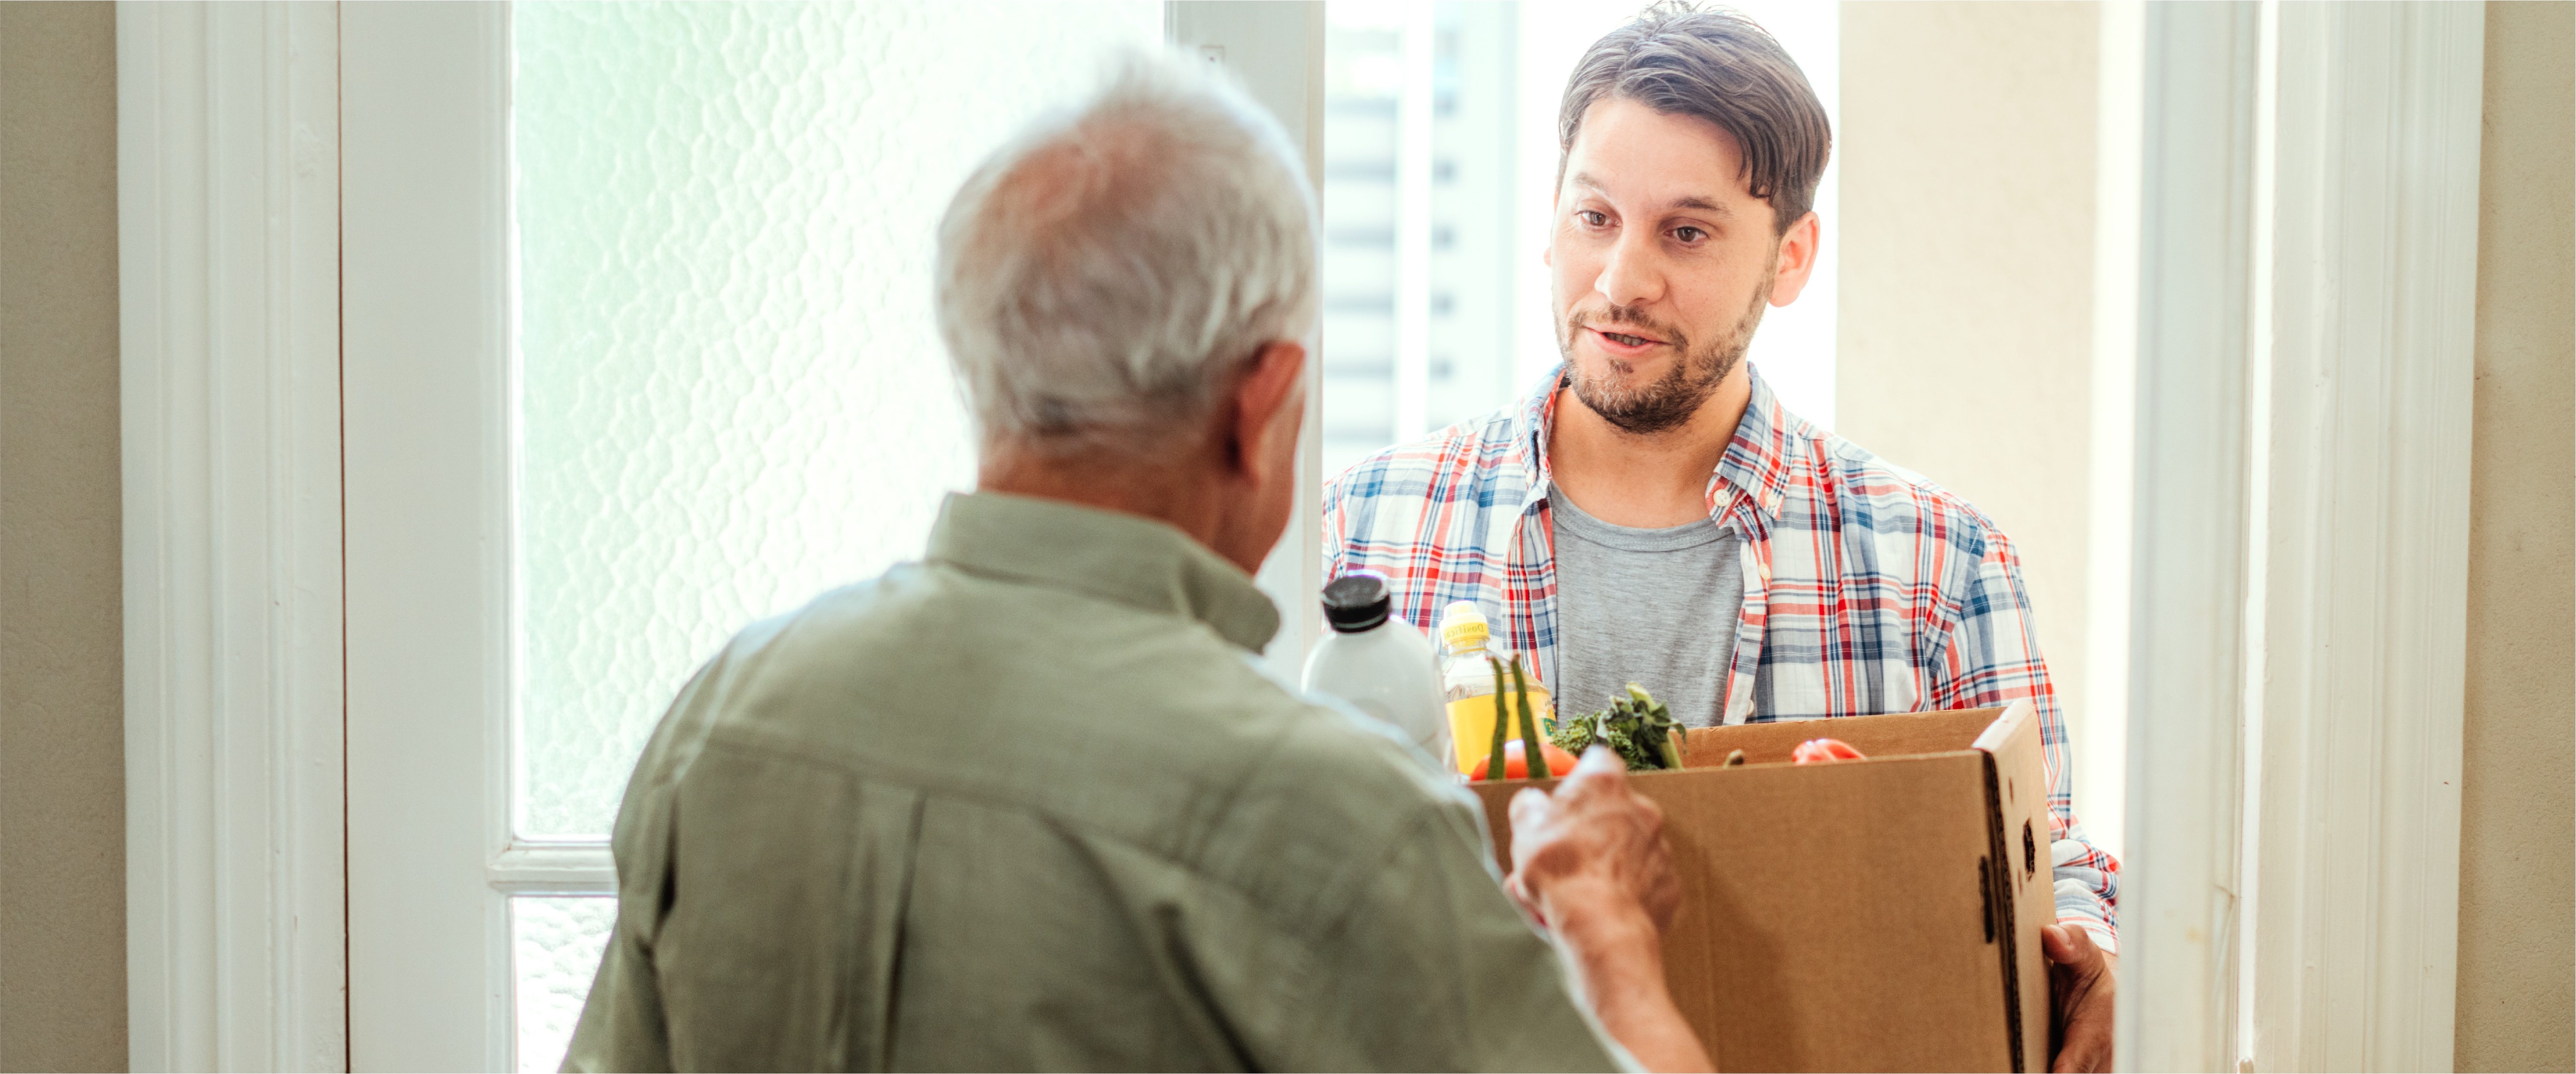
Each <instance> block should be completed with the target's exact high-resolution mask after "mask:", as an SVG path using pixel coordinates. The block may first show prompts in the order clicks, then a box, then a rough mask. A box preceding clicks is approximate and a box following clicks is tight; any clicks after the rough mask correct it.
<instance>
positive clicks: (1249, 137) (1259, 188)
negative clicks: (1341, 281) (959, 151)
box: [934, 57, 1317, 453]
mask: <svg viewBox="0 0 2576 1074" xmlns="http://www.w3.org/2000/svg"><path fill="white" fill-rule="evenodd" d="M1315 219H1316V213H1315V201H1314V197H1313V195H1312V193H1311V192H1310V191H1309V190H1308V188H1307V185H1306V182H1305V179H1304V170H1303V168H1302V167H1301V166H1300V164H1299V163H1298V153H1297V151H1296V150H1295V149H1294V148H1292V147H1291V146H1290V144H1289V141H1288V136H1287V133H1286V132H1285V131H1283V130H1281V129H1280V127H1279V124H1278V122H1277V121H1275V120H1273V119H1272V118H1271V117H1270V115H1269V113H1267V112H1266V111H1264V110H1263V109H1262V108H1261V107H1260V106H1259V105H1258V104H1255V103H1254V102H1253V101H1251V100H1250V99H1249V98H1248V97H1247V96H1245V94H1244V93H1243V92H1242V91H1241V90H1240V89H1238V88H1236V87H1235V86H1233V85H1232V84H1231V83H1230V82H1228V81H1226V80H1225V79H1224V78H1222V77H1221V76H1211V75H1203V74H1200V73H1198V72H1196V71H1193V70H1191V69H1190V68H1187V67H1182V66H1180V65H1178V64H1177V63H1172V62H1164V61H1156V60H1148V59H1144V58H1141V57H1130V58H1129V59H1127V60H1126V61H1125V62H1124V63H1123V64H1122V65H1121V66H1120V67H1119V69H1118V71H1117V73H1116V74H1115V75H1114V76H1113V77H1112V78H1111V79H1110V80H1109V81H1108V84H1107V85H1105V86H1104V87H1103V88H1102V89H1101V90H1100V91H1099V92H1097V93H1096V94H1094V95H1093V96H1092V98H1091V99H1090V100H1088V101H1086V102H1084V103H1083V104H1082V105H1080V106H1079V107H1077V108H1075V109H1073V110H1071V111H1069V112H1064V113H1059V114H1056V115H1052V116H1048V117H1046V118H1044V119H1041V120H1039V121H1038V122H1037V123H1035V124H1033V125H1032V126H1031V127H1030V128H1029V129H1027V130H1026V131H1024V132H1022V133H1021V134H1020V135H1019V137H1017V138H1016V139H1014V140H1013V141H1012V142H1011V143H1010V144H1008V145H1005V146H1004V147H1002V148H1001V149H1000V150H999V151H997V152H995V153H994V154H993V155H992V157H990V158H989V159H987V160H985V162H984V163H983V165H982V166H981V167H978V168H977V169H976V170H975V174H974V175H973V176H971V177H969V178H968V179H967V180H966V185H965V186H964V187H962V188H960V189H959V190H958V191H957V197H956V199H955V200H953V201H951V202H950V203H949V206H948V212H947V215H946V216H944V217H943V218H941V220H940V223H939V263H938V267H937V270H936V271H937V275H936V277H935V280H936V283H935V285H934V287H935V291H936V294H937V304H938V309H939V334H940V337H941V338H942V339H943V340H945V341H946V343H947V344H948V354H949V359H950V360H951V361H952V362H954V363H955V364H956V372H957V378H958V383H959V386H960V388H961V389H962V390H963V392H964V394H965V396H966V401H967V405H968V407H969V409H971V410H972V411H973V413H974V416H975V423H976V426H977V432H978V433H979V434H980V436H981V438H982V440H983V442H984V444H985V446H986V447H988V448H989V447H991V446H992V445H994V444H997V443H1004V442H1009V443H1016V444H1022V445H1026V446H1029V447H1032V448H1035V449H1038V450H1042V451H1048V452H1051V453H1052V452H1061V451H1065V450H1072V449H1076V448H1081V447H1093V446H1102V445H1109V446H1116V447H1123V448H1126V449H1129V450H1139V449H1148V448H1152V447H1154V446H1157V445H1160V444H1161V443H1163V442H1164V441H1166V440H1167V439H1168V438H1169V437H1170V436H1172V435H1176V434H1184V433H1190V432H1194V431H1195V430H1196V429H1197V427H1198V424H1199V422H1200V421H1201V420H1202V419H1204V418H1205V417H1206V416H1207V415H1208V414H1210V413H1211V412H1212V411H1213V410H1214V407H1215V404H1216V402H1217V398H1218V396H1219V394H1220V393H1221V392H1222V391H1223V390H1224V389H1225V387H1226V385H1227V384H1228V383H1229V382H1230V381H1231V379H1232V378H1233V377H1234V376H1236V375H1237V374H1238V372H1239V371H1240V370H1241V369H1242V368H1243V365H1244V363H1245V362H1246V361H1247V360H1248V359H1250V358H1251V357H1252V356H1253V355H1254V354H1256V353H1258V352H1259V350H1260V348H1261V347H1262V345H1263V344H1266V343H1270V342H1272V341H1276V340H1296V339H1300V338H1302V337H1303V336H1304V335H1305V334H1306V331H1307V329H1308V328H1309V327H1311V326H1312V325H1313V324H1314V320H1315V312H1316V309H1315V307H1316V294H1315V292H1316V283H1315V275H1316V269H1315V259H1316V253H1315V234H1316V230H1317V228H1316V223H1315Z"/></svg>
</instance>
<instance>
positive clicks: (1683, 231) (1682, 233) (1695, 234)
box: [1673, 227, 1708, 242]
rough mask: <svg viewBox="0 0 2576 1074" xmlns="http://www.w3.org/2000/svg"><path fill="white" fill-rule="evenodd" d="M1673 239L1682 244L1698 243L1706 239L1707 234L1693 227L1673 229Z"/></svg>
mask: <svg viewBox="0 0 2576 1074" xmlns="http://www.w3.org/2000/svg"><path fill="white" fill-rule="evenodd" d="M1673 237H1674V238H1676V239H1680V240H1681V241H1683V242H1698V241H1699V240H1701V239H1705V238H1707V237H1708V232H1705V231H1702V230H1700V229H1698V228H1695V227H1677V228H1674V229H1673Z"/></svg>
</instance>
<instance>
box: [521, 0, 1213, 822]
mask: <svg viewBox="0 0 2576 1074" xmlns="http://www.w3.org/2000/svg"><path fill="white" fill-rule="evenodd" d="M512 19H513V34H514V43H515V48H516V52H517V57H516V62H517V71H516V76H515V81H514V83H513V122H514V124H515V130H514V135H513V137H514V147H513V153H514V157H515V165H514V166H515V170H516V176H515V183H516V188H515V191H514V195H515V203H514V207H515V213H516V216H517V227H518V243H519V320H520V324H519V333H520V334H519V341H518V342H519V362H520V367H519V381H518V384H519V386H518V392H519V395H518V406H519V418H518V420H519V441H518V443H517V445H516V447H517V452H518V453H517V456H516V459H515V462H516V466H517V486H516V487H517V490H518V491H517V495H518V508H517V533H516V553H517V574H516V577H517V580H518V586H519V600H520V605H519V606H520V614H521V620H520V624H519V627H520V629H519V644H520V661H521V663H520V668H521V672H520V682H521V686H520V689H519V694H518V697H517V698H516V704H515V705H514V710H515V714H516V718H517V720H518V747H519V748H518V750H517V751H516V752H517V758H518V760H517V764H518V766H519V773H518V774H519V781H518V786H519V787H521V788H522V793H521V794H519V795H518V796H517V798H516V802H515V806H514V809H515V812H516V816H517V826H518V830H519V831H520V833H521V834H523V835H528V836H540V837H597V836H599V835H602V834H604V833H606V832H607V831H608V828H609V824H610V822H611V820H612V819H613V817H614V814H615V810H616V806H617V801H618V796H619V795H620V794H621V793H622V792H623V790H624V787H625V782H626V777H627V773H628V771H629V769H630V768H631V767H632V766H633V764H634V760H635V757H636V754H637V752H638V750H639V749H640V748H641V746H642V744H643V741H644V738H645V736H646V735H647V734H648V733H649V732H650V731H651V729H652V726H653V724H654V721H655V720H656V719H658V718H659V717H660V715H661V714H662V711H663V709H664V708H665V706H667V705H668V704H669V703H670V700H671V697H672V695H673V693H674V692H675V691H677V690H678V689H679V688H680V686H681V685H682V684H683V683H684V682H686V681H687V678H688V676H689V675H690V673H691V672H692V671H693V670H694V669H695V668H696V667H697V666H698V665H700V664H701V663H703V662H704V661H705V660H706V659H707V658H708V657H709V656H711V655H713V654H714V652H715V651H716V649H717V648H718V647H719V646H720V645H722V644H723V642H724V640H725V639H726V638H727V637H728V636H730V635H732V634H733V633H734V632H735V631H737V630H740V629H741V628H742V627H743V626H744V625H746V624H747V623H749V622H751V621H753V620H755V619H758V618H760V617H763V616H769V615H775V614H778V613H782V612H786V611H790V610H793V609H794V608H796V607H798V606H799V605H801V604H803V603H804V602H805V601H807V600H809V599H811V598H812V597H813V596H814V595H816V594H817V593H819V592H821V591H823V590H825V589H828V588H830V587H833V586H836V585H840V584H844V583H848V582H852V581H856V580H859V579H862V578H865V577H868V576H870V575H872V574H875V573H877V572H879V571H881V570H883V569H885V568H886V567H887V566H888V565H890V564H892V563H895V562H897V561H900V560H903V559H907V558H912V557H915V556H917V555H918V554H919V552H920V549H921V543H922V540H923V537H924V536H925V535H926V534H927V532H928V529H929V525H930V522H931V519H932V517H933V515H934V514H935V513H936V511H937V509H938V504H939V499H940V496H941V493H942V492H943V491H945V490H948V489H952V488H963V487H966V486H967V485H968V484H969V483H970V482H971V479H972V476H973V475H972V445H971V444H970V443H969V435H968V425H967V421H966V419H965V416H964V413H963V411H962V408H961V407H960V406H959V404H958V402H957V400H956V395H955V390H954V389H953V387H952V386H951V381H950V378H949V374H948V370H947V365H946V358H945V356H944V354H943V352H942V350H941V347H940V343H939V340H938V335H937V332H936V330H935V329H934V327H933V325H932V320H931V307H930V284H929V278H928V277H929V273H928V270H929V267H930V264H931V260H932V235H933V230H934V228H935V227H936V225H937V221H938V218H939V214H940V213H941V211H942V210H943V209H945V208H946V206H947V202H948V198H949V196H950V195H951V194H952V193H953V192H954V191H955V189H956V187H957V184H958V183H959V182H961V181H962V180H963V179H964V178H965V175H966V173H967V171H968V170H969V169H970V168H972V167H973V165H974V163H975V162H976V161H977V160H978V159H980V158H981V157H982V156H983V155H984V154H986V153H988V152H990V151H991V150H992V149H993V148H994V147H995V146H997V145H999V144H1000V142H1001V141H1002V139H1003V138H1004V137H1005V136H1006V135H1007V134H1008V133H1009V132H1010V131H1011V130H1012V129H1013V128H1015V127H1016V126H1017V125H1019V124H1020V123H1022V122H1024V121H1025V120H1027V119H1028V118H1030V117H1032V116H1034V115H1037V114H1039V113H1041V112H1043V111H1044V110H1045V109H1047V108H1049V107H1052V106H1056V105H1060V104H1063V103H1066V102H1068V101H1070V100H1072V99H1074V98H1075V97H1077V96H1078V95H1079V94H1080V93H1082V92H1083V91H1084V90H1085V89H1087V88H1088V87H1090V86H1091V85H1093V84H1094V83H1095V82H1096V80H1097V79H1098V77H1099V75H1100V74H1101V72H1102V71H1103V70H1105V69H1106V65H1107V64H1108V63H1109V62H1110V60H1111V58H1112V57H1113V56H1114V55H1115V52H1116V50H1118V49H1119V48H1122V47H1130V48H1141V49H1153V48H1159V47H1160V44H1161V41H1162V33H1163V28H1162V20H1163V13H1162V5H1161V4H1160V3H1157V2H1154V0H1126V2H1118V3H1037V4H996V3H977V4H971V5H953V6H952V5H944V4H927V3H872V4H812V5H808V4H760V5H730V4H728V5H696V4H658V3H648V4H589V3H582V4H549V3H524V4H519V5H516V6H515V8H514V11H513V16H512Z"/></svg>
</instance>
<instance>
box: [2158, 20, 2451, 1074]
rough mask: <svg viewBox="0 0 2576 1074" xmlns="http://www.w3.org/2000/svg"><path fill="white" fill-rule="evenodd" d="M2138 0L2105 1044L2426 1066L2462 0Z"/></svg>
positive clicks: (2444, 969) (2328, 1063) (2438, 1002)
mask: <svg viewBox="0 0 2576 1074" xmlns="http://www.w3.org/2000/svg"><path fill="white" fill-rule="evenodd" d="M2145 17H2146V26H2147V33H2146V40H2145V45H2146V72H2147V79H2146V93H2145V109H2144V116H2143V126H2144V129H2145V131H2146V133H2147V137H2146V139H2145V154H2144V160H2143V168H2142V182H2141V206H2140V207H2141V210H2142V212H2141V215H2140V238H2141V243H2142V257H2141V262H2140V264H2141V271H2140V276H2139V290H2138V307H2137V308H2138V329H2137V341H2138V342H2137V356H2138V360H2137V362H2136V369H2137V385H2138V391H2137V399H2138V409H2137V423H2138V424H2137V428H2138V439H2137V456H2136V459H2137V461H2136V474H2137V494H2136V501H2135V505H2134V512H2135V513H2134V518H2135V528H2134V530H2133V531H2132V534H2133V538H2132V539H2133V540H2134V542H2135V544H2134V549H2135V559H2134V562H2135V564H2136V566H2135V574H2134V577H2133V585H2132V600H2133V606H2132V607H2133V617H2132V619H2131V623H2132V624H2133V629H2134V631H2135V633H2134V635H2133V639H2132V646H2131V655H2130V667H2131V673H2130V681H2131V685H2130V694H2129V697H2130V709H2129V711H2130V714H2131V715H2130V727H2129V730H2130V752H2129V758H2128V761H2129V804H2128V808H2129V815H2128V832H2127V847H2128V853H2129V859H2128V861H2127V862H2126V867H2125V868H2124V870H2123V876H2124V878H2125V879H2126V885H2125V890H2124V892H2123V899H2122V906H2121V910H2122V917H2123V922H2122V938H2123V944H2122V946H2123V949H2124V954H2123V957H2122V960H2121V964H2120V977H2121V987H2120V1014H2119V1017H2120V1026H2121V1033H2120V1059H2119V1062H2120V1066H2121V1067H2122V1068H2123V1069H2131V1070H2138V1069H2144V1070H2223V1069H2231V1068H2234V1067H2236V1066H2237V1064H2238V1061H2239V1060H2240V1058H2243V1057H2246V1056H2249V1055H2250V1056H2251V1057H2252V1058H2253V1060H2254V1064H2255V1068H2256V1069H2266V1070H2271V1069H2365V1068H2367V1069H2390V1070H2439V1069H2447V1068H2448V1067H2449V1066H2450V1064H2451V1058H2452V1039H2451V1021H2452V1013H2453V1003H2454V980H2455V973H2456V965H2457V949H2456V944H2457V935H2458V865H2459V834H2460V833H2459V778H2460V729H2461V715H2462V695H2461V685H2462V681H2463V680H2462V676H2463V662H2464V648H2463V645H2464V639H2465V637H2466V632H2465V630H2466V615H2467V547H2468V540H2467V538H2468V533H2467V529H2468V485H2467V480H2466V477H2467V473H2468V461H2469V425H2470V421H2471V411H2470V386H2471V383H2470V382H2471V378H2472V375H2473V369H2474V366H2473V351H2472V345H2473V342H2474V340H2473V338H2472V332H2471V326H2472V323H2473V317H2474V314H2475V300H2476V296H2475V293H2474V285H2475V280H2476V269H2477V197H2478V143H2479V135H2480V131H2479V119H2480V113H2481V107H2482V102H2483V94H2484V78H2483V50H2484V20H2485V12H2484V9H2483V7H2481V6H2480V5H2477V4H2443V3H2424V2H2405V3H2394V4H2375V5H2345V4H2317V5H2309V4H2280V3H2277V0H2273V2H2266V3H2263V4H2260V5H2257V4H2250V3H2228V4H2155V5H2150V6H2149V7H2148V9H2147V11H2146V13H2145ZM2249 771H2250V772H2251V773H2252V774H2253V775H2254V777H2255V778H2254V779H2253V780H2251V781H2248V780H2246V779H2245V778H2244V776H2245V774H2246V773H2247V772H2249ZM2248 903H2250V904H2251V907H2252V912H2251V914H2250V915H2249V914H2248V913H2247V910H2246V907H2247V904H2248ZM2240 930H2243V931H2240ZM2247 932H2250V943H2249V942H2247V941H2248V939H2249V937H2248V936H2247V935H2245V933H2247ZM2249 955H2250V959H2249V961H2250V962H2251V967H2252V972H2251V974H2250V975H2246V974H2243V973H2241V972H2240V968H2239V965H2238V959H2239V958H2240V957H2246V956H2249ZM2249 977H2250V981H2251V986H2252V995H2251V996H2245V995H2241V994H2240V990H2241V988H2242V985H2243V983H2244V982H2245V981H2247V980H2248V979H2249ZM2249 1003H2250V1006H2251V1013H2252V1016H2253V1017H2252V1018H2251V1019H2250V1026H2251V1029H2252V1031H2253V1039H2252V1040H2245V1039H2241V1037H2240V1036H2239V1029H2240V1026H2243V1025H2246V1024H2248V1022H2247V1020H2245V1019H2242V1018H2241V1017H2240V1015H2241V1013H2242V1009H2243V1007H2244V1006H2245V1005H2247V1004H2249Z"/></svg>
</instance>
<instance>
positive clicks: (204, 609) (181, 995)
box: [116, 3, 348, 1070]
mask: <svg viewBox="0 0 2576 1074" xmlns="http://www.w3.org/2000/svg"><path fill="white" fill-rule="evenodd" d="M337 15H338V11H337V8H336V6H335V5H331V4H312V3H307V4H292V5H286V4H238V5H234V4H222V5H200V4H135V3H120V4H118V5H117V12H116V66H117V215H118V226H117V231H118V238H117V254H118V259H119V268H118V272H119V276H120V285H119V301H120V308H121V314H120V316H121V320H120V332H121V342H120V349H121V351H122V353H121V356H120V359H119V376H120V377H121V385H120V388H119V393H120V396H121V398H120V404H119V405H120V409H121V413H122V418H121V423H122V426H123V428H122V432H121V439H122V452H123V459H122V470H123V472H122V475H121V476H122V481H123V498H124V531H125V532H124V546H125V548H124V552H125V557H124V558H125V586H124V589H125V597H124V613H125V795H126V800H125V824H126V831H125V862H126V865H125V869H126V873H125V892H126V894H125V913H126V987H127V996H128V999H127V1002H128V1015H127V1023H126V1032H127V1042H128V1059H129V1061H130V1062H131V1063H132V1066H133V1069H135V1070H240V1069H247V1070H295V1069H312V1070H321V1069H332V1068H336V1067H339V1066H341V1065H343V1064H345V1063H346V1062H347V1061H348V1055H347V1042H348V1036H347V1022H346V1019H345V1017H344V1003H343V999H344V996H345V985H346V980H347V978H346V974H345V966H344V964H343V962H342V958H341V949H342V943H343V939H344V937H345V935H346V932H345V930H344V919H343V917H342V898H341V885H342V865H343V862H342V858H341V839H342V829H341V811H340V801H341V789H342V784H341V769H340V749H341V719H342V710H341V678H340V580H341V576H340V398H339V394H340V382H339V373H340V341H339V299H340V293H339V288H340V278H339V254H340V251H339V239H340V236H339V210H340V206H339V193H340V191H339V176H338V164H339V157H340V153H339V103H340V102H339V80H338V49H337V47H336V41H335V38H336V35H337V33H338V26H337Z"/></svg>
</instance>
